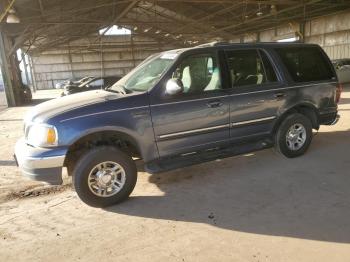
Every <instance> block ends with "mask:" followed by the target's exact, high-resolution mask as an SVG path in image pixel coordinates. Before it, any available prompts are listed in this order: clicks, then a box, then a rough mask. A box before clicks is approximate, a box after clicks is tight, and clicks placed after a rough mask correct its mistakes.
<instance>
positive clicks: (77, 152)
mask: <svg viewBox="0 0 350 262" xmlns="http://www.w3.org/2000/svg"><path fill="white" fill-rule="evenodd" d="M97 146H115V147H117V148H119V149H120V150H122V151H123V152H125V153H127V154H128V155H130V156H131V157H137V158H141V157H142V150H141V147H140V145H139V143H138V142H137V140H136V139H135V137H133V136H132V135H130V134H128V133H127V132H126V131H125V130H118V129H114V128H99V129H92V130H89V131H87V132H84V134H82V135H80V136H79V137H77V138H75V139H74V140H73V141H72V142H71V143H70V146H69V147H68V151H67V154H66V158H65V161H64V166H66V167H67V169H68V174H69V175H71V171H72V168H73V166H74V163H75V162H76V160H77V159H78V158H79V157H80V156H81V155H82V154H83V153H84V152H85V151H86V150H88V149H90V148H93V147H97Z"/></svg>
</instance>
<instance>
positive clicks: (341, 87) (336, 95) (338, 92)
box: [335, 83, 343, 104]
mask: <svg viewBox="0 0 350 262" xmlns="http://www.w3.org/2000/svg"><path fill="white" fill-rule="evenodd" d="M342 91H343V85H342V84H340V83H338V84H337V89H336V90H335V102H336V103H337V104H338V103H339V100H340V95H341V92H342Z"/></svg>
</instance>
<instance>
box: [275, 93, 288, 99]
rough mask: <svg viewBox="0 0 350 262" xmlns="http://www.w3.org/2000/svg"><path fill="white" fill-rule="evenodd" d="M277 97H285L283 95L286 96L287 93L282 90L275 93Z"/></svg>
mask: <svg viewBox="0 0 350 262" xmlns="http://www.w3.org/2000/svg"><path fill="white" fill-rule="evenodd" d="M273 96H274V97H275V98H277V99H278V98H283V97H286V93H282V92H280V93H276V94H274V95H273Z"/></svg>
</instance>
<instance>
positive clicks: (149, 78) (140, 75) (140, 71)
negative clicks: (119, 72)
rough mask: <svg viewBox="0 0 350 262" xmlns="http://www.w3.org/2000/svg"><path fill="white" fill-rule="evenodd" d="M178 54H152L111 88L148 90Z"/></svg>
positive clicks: (117, 89) (113, 89)
mask: <svg viewBox="0 0 350 262" xmlns="http://www.w3.org/2000/svg"><path fill="white" fill-rule="evenodd" d="M176 56H177V54H176V53H163V54H158V55H154V56H151V57H150V58H148V59H146V60H145V61H144V62H142V63H141V64H140V65H138V66H137V67H136V68H135V69H133V70H132V71H131V72H130V73H128V74H127V75H126V76H124V77H123V78H122V79H120V80H119V81H118V82H116V83H115V84H114V85H113V86H112V87H111V88H110V89H109V90H111V91H117V92H118V91H119V90H120V88H121V87H122V88H123V89H124V90H125V91H126V92H127V91H129V92H132V91H136V92H144V91H148V90H149V89H150V88H152V87H153V86H154V84H155V83H156V82H158V80H159V79H160V78H161V76H162V75H163V73H164V72H165V71H166V70H167V69H168V68H169V67H170V65H171V64H172V63H173V62H174V61H175V58H176Z"/></svg>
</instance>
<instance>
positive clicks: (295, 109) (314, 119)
mask: <svg viewBox="0 0 350 262" xmlns="http://www.w3.org/2000/svg"><path fill="white" fill-rule="evenodd" d="M293 113H300V114H303V115H305V116H306V117H307V118H308V119H309V120H310V121H311V124H312V128H314V129H316V130H318V129H319V128H320V124H319V115H318V109H317V107H316V106H315V105H313V104H312V103H308V102H303V103H299V104H296V105H293V106H292V107H290V108H288V109H287V110H285V111H284V112H283V113H281V114H280V116H279V117H278V119H277V121H276V122H275V124H274V127H273V133H274V134H275V133H276V131H277V129H278V127H279V126H280V124H281V123H282V121H283V120H284V119H285V118H286V117H287V116H289V115H290V114H293Z"/></svg>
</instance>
